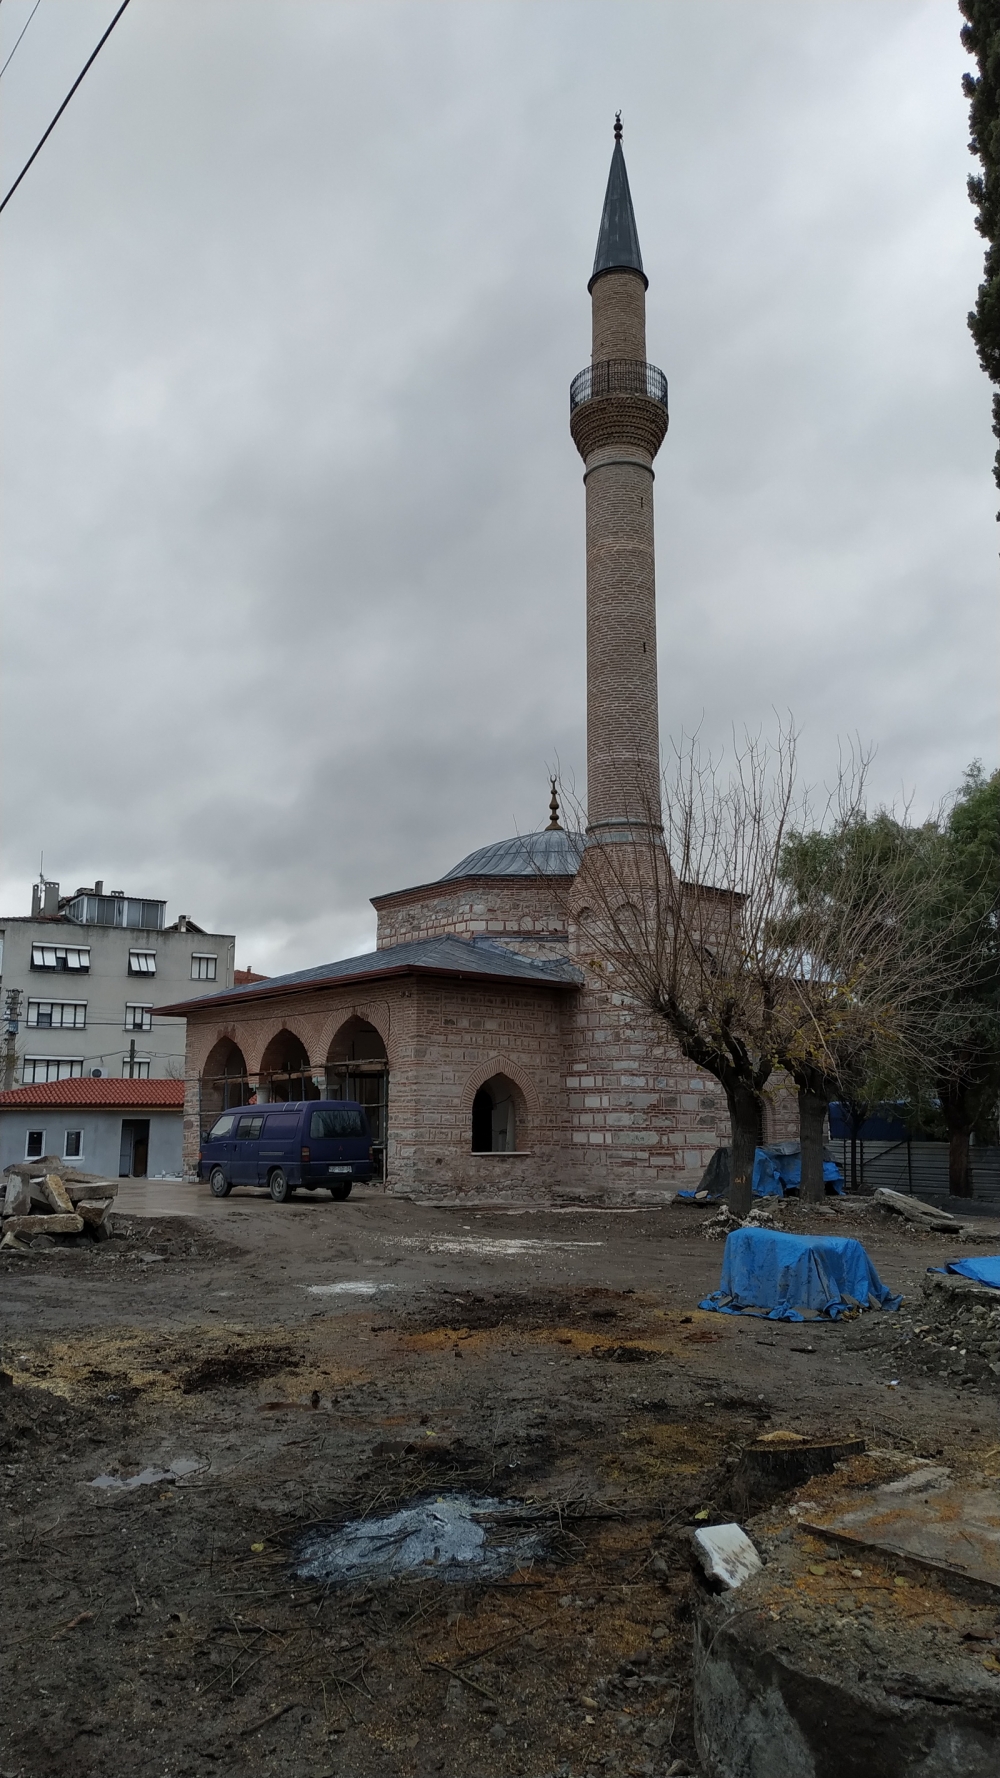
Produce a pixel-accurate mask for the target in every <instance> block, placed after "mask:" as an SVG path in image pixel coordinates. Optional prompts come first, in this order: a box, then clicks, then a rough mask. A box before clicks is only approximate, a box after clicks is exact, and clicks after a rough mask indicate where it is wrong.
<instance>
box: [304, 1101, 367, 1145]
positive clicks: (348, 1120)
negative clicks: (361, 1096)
mask: <svg viewBox="0 0 1000 1778" xmlns="http://www.w3.org/2000/svg"><path fill="white" fill-rule="evenodd" d="M309 1134H310V1136H311V1137H312V1139H313V1141H314V1142H319V1141H322V1140H323V1138H324V1137H331V1136H367V1134H368V1131H367V1128H366V1127H365V1124H364V1121H363V1119H362V1115H361V1113H360V1111H356V1110H355V1109H354V1107H353V1105H332V1106H329V1107H328V1108H327V1109H326V1110H325V1111H314V1112H313V1114H312V1117H311V1118H310V1119H309Z"/></svg>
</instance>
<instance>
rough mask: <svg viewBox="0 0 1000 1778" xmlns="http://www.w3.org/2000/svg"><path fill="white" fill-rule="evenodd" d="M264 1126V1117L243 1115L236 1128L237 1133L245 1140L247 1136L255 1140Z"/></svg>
mask: <svg viewBox="0 0 1000 1778" xmlns="http://www.w3.org/2000/svg"><path fill="white" fill-rule="evenodd" d="M263 1128H264V1119H263V1117H241V1118H240V1121H239V1124H238V1125H237V1128H236V1134H237V1136H239V1137H241V1138H242V1139H243V1141H244V1142H245V1141H246V1139H247V1137H250V1138H251V1140H253V1139H254V1138H256V1137H257V1136H259V1135H260V1133H261V1130H262V1129H263Z"/></svg>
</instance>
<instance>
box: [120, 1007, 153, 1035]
mask: <svg viewBox="0 0 1000 1778" xmlns="http://www.w3.org/2000/svg"><path fill="white" fill-rule="evenodd" d="M125 1029H126V1031H152V1029H153V1008H152V1007H151V1006H139V1005H138V1004H137V1003H136V1002H133V1001H131V1000H130V1001H129V1003H128V1005H127V1006H126V1008H125Z"/></svg>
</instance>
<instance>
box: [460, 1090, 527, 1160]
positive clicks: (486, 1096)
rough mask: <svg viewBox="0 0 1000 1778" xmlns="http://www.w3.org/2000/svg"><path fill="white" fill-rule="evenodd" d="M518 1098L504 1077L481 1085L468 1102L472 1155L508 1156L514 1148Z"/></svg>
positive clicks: (515, 1146) (519, 1096)
mask: <svg viewBox="0 0 1000 1778" xmlns="http://www.w3.org/2000/svg"><path fill="white" fill-rule="evenodd" d="M520 1098H521V1095H520V1093H519V1092H518V1089H517V1087H516V1086H515V1085H514V1082H513V1081H512V1080H508V1078H507V1076H506V1074H494V1075H492V1076H491V1078H490V1079H489V1080H486V1081H484V1082H483V1084H482V1086H481V1087H480V1088H479V1091H478V1092H477V1094H476V1096H475V1098H474V1099H473V1101H472V1152H473V1154H512V1153H513V1152H514V1150H515V1149H516V1148H517V1122H518V1112H519V1104H518V1101H519V1100H520Z"/></svg>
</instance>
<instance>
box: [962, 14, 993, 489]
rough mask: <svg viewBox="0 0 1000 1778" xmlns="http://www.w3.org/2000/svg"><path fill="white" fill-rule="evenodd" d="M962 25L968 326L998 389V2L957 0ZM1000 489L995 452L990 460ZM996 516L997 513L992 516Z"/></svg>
mask: <svg viewBox="0 0 1000 1778" xmlns="http://www.w3.org/2000/svg"><path fill="white" fill-rule="evenodd" d="M959 11H960V12H961V14H962V16H963V18H964V19H965V20H966V23H965V24H964V25H963V26H962V42H963V44H964V45H965V48H966V49H967V50H968V51H969V54H970V55H972V56H975V58H976V62H977V63H978V66H979V73H978V74H977V75H972V74H963V76H962V88H963V91H964V92H965V94H966V96H967V98H968V99H969V152H970V154H974V155H976V156H978V158H979V160H980V161H981V163H982V169H983V170H982V172H981V173H972V174H970V175H969V196H970V198H971V199H972V202H973V203H974V204H975V206H976V209H977V211H978V215H977V217H976V227H977V229H978V230H979V233H980V234H981V235H982V236H983V238H984V240H985V241H986V243H987V245H986V259H985V264H984V267H983V281H982V283H981V284H980V286H979V294H978V296H977V298H976V306H975V308H974V309H973V310H972V312H971V314H970V315H969V330H970V332H971V334H972V337H973V339H974V340H975V342H976V349H977V351H978V353H979V362H980V364H981V365H982V367H983V369H984V371H985V372H986V375H987V376H988V377H989V379H990V382H991V383H992V384H993V387H994V390H995V391H998V390H1000V0H959ZM993 435H994V437H995V438H997V439H1000V393H994V396H993ZM993 475H994V479H995V481H996V483H997V486H998V487H1000V450H998V451H997V454H996V457H995V458H994V462H993ZM997 517H998V518H1000V513H998V514H997Z"/></svg>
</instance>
